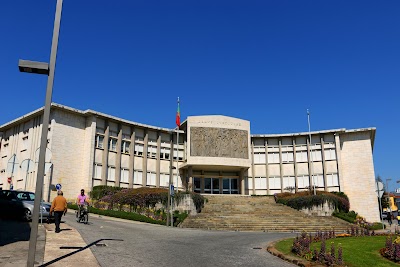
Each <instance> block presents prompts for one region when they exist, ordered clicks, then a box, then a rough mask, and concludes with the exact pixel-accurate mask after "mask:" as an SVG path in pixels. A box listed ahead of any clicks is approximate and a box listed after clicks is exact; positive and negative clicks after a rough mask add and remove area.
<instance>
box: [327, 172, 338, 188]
mask: <svg viewBox="0 0 400 267" xmlns="http://www.w3.org/2000/svg"><path fill="white" fill-rule="evenodd" d="M326 185H327V186H339V178H338V175H337V173H329V174H327V175H326Z"/></svg>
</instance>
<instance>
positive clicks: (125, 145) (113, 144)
mask: <svg viewBox="0 0 400 267" xmlns="http://www.w3.org/2000/svg"><path fill="white" fill-rule="evenodd" d="M103 143H104V136H102V135H96V142H95V146H96V148H100V149H104V145H103ZM109 150H110V151H114V152H117V139H115V138H110V143H109ZM143 150H144V145H143V144H138V143H135V146H134V151H133V154H134V155H136V156H143ZM121 152H122V153H125V154H130V153H131V142H130V141H126V140H122V143H121ZM176 155H177V153H176V150H174V152H173V159H175V160H176ZM178 155H179V160H183V155H184V153H183V150H179V152H178ZM147 157H148V158H154V159H155V158H156V157H157V146H154V145H148V146H147ZM160 159H166V160H169V159H170V149H169V148H164V147H162V148H161V149H160Z"/></svg>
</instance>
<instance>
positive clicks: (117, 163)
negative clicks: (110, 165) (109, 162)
mask: <svg viewBox="0 0 400 267" xmlns="http://www.w3.org/2000/svg"><path fill="white" fill-rule="evenodd" d="M121 145H122V126H121V125H120V124H118V139H117V145H116V147H117V156H116V159H115V186H118V187H119V186H120V182H121V156H122V153H121Z"/></svg>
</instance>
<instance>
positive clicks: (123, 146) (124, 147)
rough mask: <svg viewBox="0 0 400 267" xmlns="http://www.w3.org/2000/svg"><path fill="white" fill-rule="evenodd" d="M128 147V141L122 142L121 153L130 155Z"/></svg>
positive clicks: (129, 143) (129, 144)
mask: <svg viewBox="0 0 400 267" xmlns="http://www.w3.org/2000/svg"><path fill="white" fill-rule="evenodd" d="M130 146H131V142H129V141H125V140H124V141H122V143H121V152H122V153H125V154H129V153H130V149H129V148H130Z"/></svg>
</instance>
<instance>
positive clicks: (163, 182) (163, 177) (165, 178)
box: [160, 173, 169, 187]
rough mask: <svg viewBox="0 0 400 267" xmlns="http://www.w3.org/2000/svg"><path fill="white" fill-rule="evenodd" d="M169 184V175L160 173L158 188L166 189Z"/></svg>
mask: <svg viewBox="0 0 400 267" xmlns="http://www.w3.org/2000/svg"><path fill="white" fill-rule="evenodd" d="M168 184H169V174H167V173H161V174H160V186H165V187H168Z"/></svg>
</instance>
